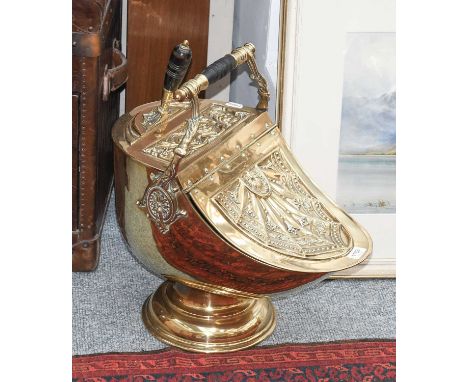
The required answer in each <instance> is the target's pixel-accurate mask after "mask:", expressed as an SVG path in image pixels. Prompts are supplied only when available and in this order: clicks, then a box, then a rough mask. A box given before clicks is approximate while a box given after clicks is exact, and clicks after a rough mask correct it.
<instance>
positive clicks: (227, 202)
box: [179, 113, 372, 272]
mask: <svg viewBox="0 0 468 382" xmlns="http://www.w3.org/2000/svg"><path fill="white" fill-rule="evenodd" d="M264 114H265V116H266V113H264ZM259 127H261V128H262V129H259ZM262 130H263V131H262ZM242 134H244V135H247V136H249V137H255V138H253V139H252V141H251V142H250V143H249V144H248V145H246V146H245V147H243V148H241V149H238V151H237V153H234V152H233V151H230V150H227V149H226V151H228V152H229V153H230V154H231V155H230V156H229V159H227V160H225V161H224V162H223V163H222V164H221V165H218V166H216V167H215V168H214V169H213V170H212V171H210V172H209V173H208V174H206V175H205V176H204V177H203V178H201V179H199V180H198V182H196V183H194V184H192V185H191V186H190V187H189V188H187V185H186V184H185V186H186V188H185V191H186V192H188V193H189V195H190V197H191V200H192V201H193V203H195V205H196V206H197V208H198V210H199V211H200V212H201V214H202V215H203V217H204V218H205V219H206V220H207V221H208V222H209V223H210V224H211V226H212V227H213V229H214V230H215V231H216V232H217V233H218V234H219V235H220V236H221V237H223V238H224V239H225V240H226V241H227V242H228V243H230V244H231V245H233V246H234V247H236V248H237V249H238V250H240V251H242V252H243V253H245V254H246V255H247V256H250V257H252V258H254V259H256V260H258V261H260V262H263V263H266V264H268V265H270V266H274V267H277V268H281V269H287V270H291V271H298V272H332V271H337V270H341V269H345V268H349V267H352V266H354V265H356V264H358V263H360V262H361V261H363V260H364V259H365V258H366V257H367V256H368V255H369V254H370V253H371V252H372V241H371V239H370V237H369V235H368V233H367V232H366V231H365V230H364V229H363V228H362V227H361V226H360V225H359V224H358V223H357V222H355V221H354V220H353V219H352V218H351V217H350V216H349V215H348V214H346V212H344V211H343V210H342V209H340V208H339V207H338V206H337V205H336V204H335V203H334V202H332V201H331V200H330V199H329V198H328V197H327V196H325V195H324V194H323V193H322V192H321V191H320V189H319V188H318V187H317V186H316V185H315V184H314V183H313V182H312V181H311V180H310V179H309V177H308V176H307V175H306V174H305V173H304V172H303V171H302V169H301V168H300V166H299V164H298V163H297V161H296V160H295V158H294V156H293V154H292V153H291V151H290V150H289V148H288V147H287V145H286V143H285V142H284V139H283V138H282V136H281V133H280V131H279V129H278V127H277V126H276V125H273V124H271V125H270V124H269V123H268V122H265V121H264V120H262V118H257V119H256V120H255V121H254V122H253V123H251V124H249V125H248V126H246V127H244V129H243V131H242ZM226 146H229V145H228V144H226ZM219 154H221V155H225V154H224V152H223V150H220V152H219ZM201 161H203V158H201V159H200V160H199V161H198V162H201ZM193 166H194V167H195V168H197V162H195V163H194V164H193ZM187 172H189V169H186V170H185V171H183V172H182V173H181V175H180V178H179V179H183V180H185V178H186V177H187V176H186V173H187ZM184 173H185V174H184ZM182 184H183V183H182Z"/></svg>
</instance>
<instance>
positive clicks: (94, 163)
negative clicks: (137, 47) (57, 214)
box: [72, 0, 127, 271]
mask: <svg viewBox="0 0 468 382" xmlns="http://www.w3.org/2000/svg"><path fill="white" fill-rule="evenodd" d="M72 10H73V21H72V25H73V28H72V36H73V37H72V40H73V41H72V42H73V48H72V54H73V58H72V79H73V85H72V91H73V94H72V112H73V116H72V126H73V127H72V129H73V135H72V136H73V140H72V150H73V151H72V152H73V154H72V156H73V158H72V166H73V168H72V174H73V175H72V176H73V181H72V183H73V189H72V191H73V193H72V200H73V202H72V208H73V211H72V258H73V261H72V264H73V265H72V269H73V271H92V270H94V269H95V268H96V266H97V263H98V259H99V247H100V235H101V230H102V225H103V220H104V215H105V211H106V208H107V204H108V202H109V196H110V191H111V188H112V180H113V153H112V140H111V128H112V125H113V124H114V122H115V121H116V120H117V119H118V117H119V98H120V94H119V92H117V91H116V90H117V89H119V88H120V87H121V85H123V84H124V83H125V82H126V81H127V60H126V58H125V57H124V55H123V54H122V53H121V51H120V50H119V40H120V35H121V20H122V4H121V1H120V0H73V2H72Z"/></svg>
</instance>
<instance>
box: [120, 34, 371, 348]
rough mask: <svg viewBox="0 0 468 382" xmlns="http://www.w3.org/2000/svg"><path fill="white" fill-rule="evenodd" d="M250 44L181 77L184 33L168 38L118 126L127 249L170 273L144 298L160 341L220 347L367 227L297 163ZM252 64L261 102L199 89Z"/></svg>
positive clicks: (268, 326)
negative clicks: (151, 81) (154, 86)
mask: <svg viewBox="0 0 468 382" xmlns="http://www.w3.org/2000/svg"><path fill="white" fill-rule="evenodd" d="M254 52H255V47H254V46H253V45H252V44H250V43H248V44H245V45H244V46H242V47H240V48H237V49H235V50H234V51H233V52H232V53H231V54H227V55H226V56H224V57H223V58H221V59H219V60H218V61H216V62H215V63H213V64H211V65H210V66H209V67H207V68H206V69H205V70H204V71H203V72H202V73H201V74H199V75H197V76H196V77H195V78H193V79H191V80H189V81H187V82H185V83H184V84H183V85H181V86H180V87H179V85H180V83H181V81H182V78H183V77H184V75H185V73H186V69H187V66H188V64H189V63H190V58H191V51H190V48H189V47H188V44H187V42H184V43H183V44H181V45H179V46H177V47H176V48H174V51H173V53H172V56H171V60H170V63H169V66H168V71H167V73H166V78H165V82H164V84H165V85H164V88H165V89H164V92H163V98H162V101H161V103H160V102H154V103H149V104H146V105H142V106H139V107H137V108H135V109H134V110H132V111H131V112H130V113H128V114H125V115H123V116H122V117H121V118H120V119H119V120H118V122H117V123H116V125H115V126H114V128H113V133H112V134H113V140H114V144H115V150H114V152H115V194H116V208H117V217H118V222H119V225H120V228H121V230H122V233H123V235H124V237H125V240H126V241H127V243H128V245H129V247H130V249H131V251H132V253H133V254H134V256H135V257H136V258H137V259H138V260H139V261H140V262H141V263H142V264H143V265H144V266H145V267H146V268H147V269H148V270H149V271H151V272H153V273H155V274H158V275H161V276H162V277H163V278H164V279H165V280H166V281H165V282H164V283H163V284H162V285H161V286H160V287H159V288H158V289H157V291H155V292H154V293H153V294H152V295H150V296H149V297H148V299H147V300H146V302H145V304H144V306H143V312H142V316H143V321H144V323H145V325H146V327H147V329H148V330H149V331H150V332H151V333H152V334H153V335H154V336H155V337H157V338H158V339H160V340H161V341H164V342H165V343H168V344H171V345H174V346H177V347H180V348H183V349H185V350H189V351H197V352H206V353H209V352H225V351H234V350H239V349H243V348H247V347H249V346H252V345H254V344H257V343H259V342H260V341H262V340H263V339H265V338H266V337H267V336H268V335H270V334H271V333H272V331H273V330H274V327H275V310H274V308H273V305H272V303H271V301H270V297H272V296H273V297H274V296H275V295H278V294H282V292H286V291H290V290H292V289H295V288H298V287H300V286H302V285H304V284H306V283H310V282H314V281H316V282H317V281H319V280H322V279H324V278H325V277H326V276H327V275H329V274H330V273H331V272H334V271H337V270H341V269H345V268H349V267H352V266H354V265H356V264H358V263H360V262H361V261H363V260H364V259H365V258H366V257H367V256H368V255H369V254H370V253H371V251H372V241H371V239H370V237H369V235H368V234H367V232H366V231H365V230H364V229H363V228H362V227H361V226H360V225H359V224H358V223H357V222H355V221H354V220H353V218H351V217H350V216H349V215H348V214H347V213H346V212H345V211H343V210H342V209H340V208H339V207H338V206H337V205H336V204H335V203H334V202H333V201H332V200H330V199H329V198H328V197H327V196H325V195H324V194H323V193H322V192H321V191H320V190H319V188H318V187H317V186H316V185H315V184H314V183H313V182H312V181H311V180H310V179H309V178H308V176H307V175H306V174H305V173H304V172H303V170H302V169H301V167H300V166H299V164H298V163H297V162H296V160H295V158H294V155H293V154H292V153H291V151H290V150H289V148H288V147H287V145H286V143H285V141H284V139H283V138H282V136H281V132H280V130H279V128H278V125H277V124H276V123H275V122H273V121H272V120H271V119H270V117H269V116H268V114H267V112H266V109H267V106H268V100H269V93H268V90H267V84H266V81H265V79H264V78H263V77H262V76H261V74H260V73H259V72H258V70H257V66H256V63H255V59H254ZM243 63H247V65H248V67H249V69H250V73H251V78H252V79H253V80H255V81H256V82H257V84H258V94H259V98H260V101H259V103H258V105H257V107H256V108H251V107H245V106H243V105H240V104H236V103H231V102H219V101H212V100H202V99H199V98H198V94H199V92H200V91H203V90H205V89H206V88H207V87H208V85H209V84H211V83H213V82H215V81H217V80H218V79H220V78H222V77H223V76H224V75H226V74H227V73H229V72H230V71H231V70H232V69H234V68H236V67H237V66H239V65H241V64H243Z"/></svg>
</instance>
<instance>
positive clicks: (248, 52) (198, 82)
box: [174, 43, 270, 111]
mask: <svg viewBox="0 0 468 382" xmlns="http://www.w3.org/2000/svg"><path fill="white" fill-rule="evenodd" d="M230 54H231V56H233V57H234V59H235V60H236V64H237V66H239V65H241V64H244V63H246V62H247V65H248V66H249V70H250V78H251V79H252V80H255V81H257V83H258V95H259V97H260V100H259V102H258V104H257V109H258V110H261V111H265V110H267V109H268V101H269V100H270V93H269V92H268V84H267V82H266V80H265V78H264V77H263V76H262V75H261V74H260V72H259V71H258V68H257V63H256V62H255V55H254V54H255V46H254V45H253V44H252V43H247V44H245V45H244V46H241V47H239V48H236V49H234V50H233V51H232V52H231V53H230ZM208 86H209V83H208V79H207V78H206V77H205V76H204V75H203V74H197V75H196V76H195V78H193V79H191V80H188V81H187V82H185V83H184V84H183V85H182V86H181V87H180V88H179V89H177V90H176V92H175V95H174V98H175V99H176V100H178V101H185V100H187V99H190V97H191V95H192V94H198V93H200V92H201V91H203V90H206V89H207V88H208Z"/></svg>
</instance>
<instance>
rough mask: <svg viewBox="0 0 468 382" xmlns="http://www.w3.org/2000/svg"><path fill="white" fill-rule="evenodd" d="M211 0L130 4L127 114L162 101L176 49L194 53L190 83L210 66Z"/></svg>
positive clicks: (132, 1)
mask: <svg viewBox="0 0 468 382" xmlns="http://www.w3.org/2000/svg"><path fill="white" fill-rule="evenodd" d="M209 13H210V0H197V1H190V0H177V1H173V0H158V1H150V0H128V32H127V35H128V36H127V58H128V64H129V66H128V82H127V91H126V105H125V106H126V112H129V111H130V110H132V109H133V108H134V107H136V106H139V105H141V104H143V103H147V102H151V101H155V100H159V99H161V92H162V87H163V80H164V73H165V71H166V66H167V63H168V60H169V57H170V54H171V51H172V49H173V48H174V46H175V45H177V44H179V43H180V42H182V41H183V40H189V42H190V47H191V48H192V51H193V58H192V65H191V66H190V68H189V71H188V74H187V77H186V78H187V79H188V78H191V77H193V76H194V75H195V74H197V73H199V72H200V71H201V70H203V68H204V67H205V66H206V57H207V50H208V23H209Z"/></svg>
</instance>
